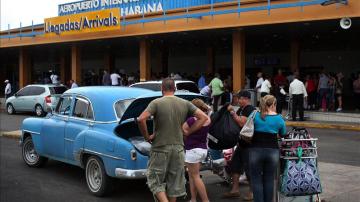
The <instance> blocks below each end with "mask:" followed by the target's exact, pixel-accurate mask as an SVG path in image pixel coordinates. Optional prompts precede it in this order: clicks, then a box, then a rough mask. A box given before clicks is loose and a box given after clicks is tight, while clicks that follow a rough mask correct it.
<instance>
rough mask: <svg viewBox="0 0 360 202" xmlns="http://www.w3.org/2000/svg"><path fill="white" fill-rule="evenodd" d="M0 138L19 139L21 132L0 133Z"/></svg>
mask: <svg viewBox="0 0 360 202" xmlns="http://www.w3.org/2000/svg"><path fill="white" fill-rule="evenodd" d="M0 136H1V137H7V138H12V139H20V137H21V131H20V130H15V131H6V132H1V133H0Z"/></svg>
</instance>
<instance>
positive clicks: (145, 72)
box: [140, 39, 151, 81]
mask: <svg viewBox="0 0 360 202" xmlns="http://www.w3.org/2000/svg"><path fill="white" fill-rule="evenodd" d="M150 67H151V63H150V43H149V41H148V40H147V39H141V41H140V81H147V80H150V77H151V68H150Z"/></svg>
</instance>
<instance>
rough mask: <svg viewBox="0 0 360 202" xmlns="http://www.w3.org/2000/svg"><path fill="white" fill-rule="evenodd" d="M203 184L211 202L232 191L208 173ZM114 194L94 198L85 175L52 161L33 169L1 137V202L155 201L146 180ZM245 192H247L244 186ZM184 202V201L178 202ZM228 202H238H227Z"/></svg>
mask: <svg viewBox="0 0 360 202" xmlns="http://www.w3.org/2000/svg"><path fill="white" fill-rule="evenodd" d="M203 175H204V181H205V183H206V186H207V188H208V192H209V197H210V198H211V199H212V201H221V197H220V196H221V194H222V193H224V192H225V191H227V190H228V189H229V187H228V186H227V185H226V184H224V183H223V180H222V179H220V178H219V177H217V176H215V175H211V174H210V172H208V171H206V172H204V173H203ZM114 186H115V191H114V193H113V194H112V195H110V196H109V197H106V198H97V197H94V196H92V195H91V194H90V193H89V192H88V190H87V187H86V179H85V175H84V171H83V170H82V169H81V168H78V167H75V166H71V165H67V164H64V163H60V162H57V161H49V162H48V163H47V164H46V165H45V167H43V168H30V167H28V166H26V165H25V163H24V162H23V160H22V158H21V150H20V147H19V146H18V141H17V140H14V139H9V138H5V137H0V201H1V202H15V201H27V202H31V201H36V202H42V201H44V202H47V201H53V202H55V201H69V202H70V201H71V202H72V201H74V202H75V201H86V202H91V201H117V202H119V201H120V202H121V201H126V202H148V201H152V195H151V193H150V192H149V190H148V188H147V186H146V182H145V181H144V180H138V181H120V180H118V181H117V182H116V183H115V184H114ZM243 186H244V188H243V189H242V191H245V190H247V189H248V188H247V185H243ZM179 201H185V200H179ZM227 201H229V202H232V201H239V199H237V200H236V199H234V200H227Z"/></svg>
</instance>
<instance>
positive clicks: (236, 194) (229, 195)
mask: <svg viewBox="0 0 360 202" xmlns="http://www.w3.org/2000/svg"><path fill="white" fill-rule="evenodd" d="M239 197H240V192H226V193H224V194H223V198H239Z"/></svg>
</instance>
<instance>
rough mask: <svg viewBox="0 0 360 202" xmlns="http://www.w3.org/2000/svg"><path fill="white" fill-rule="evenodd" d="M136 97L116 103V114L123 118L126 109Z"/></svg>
mask: <svg viewBox="0 0 360 202" xmlns="http://www.w3.org/2000/svg"><path fill="white" fill-rule="evenodd" d="M134 100H135V99H129V100H119V101H117V102H116V103H115V112H116V116H117V117H118V118H119V119H121V117H122V116H123V115H124V113H125V111H126V109H127V108H128V107H129V105H130V104H131V103H132V102H133V101H134Z"/></svg>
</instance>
